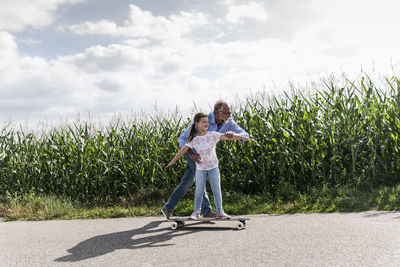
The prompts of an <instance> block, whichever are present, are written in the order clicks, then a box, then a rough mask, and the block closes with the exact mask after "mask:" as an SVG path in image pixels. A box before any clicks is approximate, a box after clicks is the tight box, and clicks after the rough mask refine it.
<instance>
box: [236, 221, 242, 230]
mask: <svg viewBox="0 0 400 267" xmlns="http://www.w3.org/2000/svg"><path fill="white" fill-rule="evenodd" d="M243 227H244V224H243V223H241V222H238V223H237V224H236V228H237V229H238V230H242V229H243Z"/></svg>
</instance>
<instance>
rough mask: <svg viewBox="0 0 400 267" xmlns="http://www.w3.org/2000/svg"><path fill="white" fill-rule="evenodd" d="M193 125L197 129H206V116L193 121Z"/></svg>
mask: <svg viewBox="0 0 400 267" xmlns="http://www.w3.org/2000/svg"><path fill="white" fill-rule="evenodd" d="M195 125H196V127H197V129H198V130H199V131H207V129H208V117H203V118H201V119H200V121H199V122H195Z"/></svg>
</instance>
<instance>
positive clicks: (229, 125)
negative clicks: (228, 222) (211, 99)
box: [161, 100, 249, 219]
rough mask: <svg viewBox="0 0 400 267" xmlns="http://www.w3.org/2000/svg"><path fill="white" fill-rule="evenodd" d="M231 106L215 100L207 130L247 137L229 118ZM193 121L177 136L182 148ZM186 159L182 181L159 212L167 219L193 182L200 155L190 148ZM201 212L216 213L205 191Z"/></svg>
mask: <svg viewBox="0 0 400 267" xmlns="http://www.w3.org/2000/svg"><path fill="white" fill-rule="evenodd" d="M231 115H232V113H231V108H230V106H229V105H228V103H227V102H225V101H222V100H220V101H217V103H215V105H214V111H213V112H211V113H209V114H208V120H209V126H208V131H216V132H219V133H237V134H241V135H243V136H246V137H249V134H248V133H247V132H246V131H245V130H243V129H242V128H240V127H239V126H238V125H237V124H236V123H235V122H234V121H233V119H232V118H231ZM192 124H193V122H191V123H190V124H189V126H188V127H187V128H186V130H185V131H184V132H183V133H182V135H181V136H180V137H179V147H180V148H182V147H183V146H184V145H185V144H186V141H187V138H188V136H189V131H190V127H191V126H192ZM184 157H185V159H186V169H185V174H184V175H183V179H182V181H181V182H180V183H179V185H178V186H177V187H176V188H175V190H174V192H173V193H172V195H171V196H170V198H169V199H168V201H167V203H165V205H164V207H163V208H162V209H161V212H162V213H163V214H164V215H165V216H166V217H167V219H169V217H171V216H172V211H173V209H174V208H175V207H176V205H177V204H178V202H179V201H180V200H181V199H182V197H183V196H184V195H185V194H186V192H187V191H188V190H189V188H190V187H191V186H192V185H193V183H194V177H195V174H196V163H195V162H201V158H200V155H199V154H197V153H196V151H194V150H190V149H189V151H188V152H187V153H186V154H185V155H184ZM201 212H202V214H203V217H215V216H216V213H214V212H212V209H211V205H210V200H209V199H208V196H207V192H205V191H204V194H203V204H202V207H201Z"/></svg>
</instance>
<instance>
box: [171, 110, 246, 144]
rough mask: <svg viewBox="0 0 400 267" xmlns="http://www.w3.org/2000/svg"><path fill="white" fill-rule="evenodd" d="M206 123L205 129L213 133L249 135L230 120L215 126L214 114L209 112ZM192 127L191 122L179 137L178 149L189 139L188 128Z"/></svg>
mask: <svg viewBox="0 0 400 267" xmlns="http://www.w3.org/2000/svg"><path fill="white" fill-rule="evenodd" d="M208 122H209V125H208V129H207V130H208V131H214V132H219V133H226V132H231V131H232V132H234V133H237V134H241V135H243V136H246V137H249V134H248V133H247V132H246V131H245V130H243V129H242V128H240V126H239V125H237V124H236V122H235V121H234V120H233V119H232V118H229V119H228V121H227V122H226V123H222V124H220V125H217V124H216V123H215V115H214V112H210V113H209V114H208ZM192 125H193V121H192V122H190V124H189V126H188V127H187V128H186V129H185V131H183V133H182V135H181V136H180V137H179V139H178V140H179V147H180V148H182V147H183V146H184V145H185V144H186V141H187V139H188V137H189V132H190V127H192Z"/></svg>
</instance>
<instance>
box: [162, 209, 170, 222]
mask: <svg viewBox="0 0 400 267" xmlns="http://www.w3.org/2000/svg"><path fill="white" fill-rule="evenodd" d="M161 212H162V213H163V214H164V215H165V217H167V219H169V217H172V211H170V210H169V209H167V208H166V207H163V208H162V209H161Z"/></svg>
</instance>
